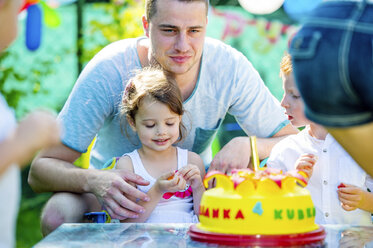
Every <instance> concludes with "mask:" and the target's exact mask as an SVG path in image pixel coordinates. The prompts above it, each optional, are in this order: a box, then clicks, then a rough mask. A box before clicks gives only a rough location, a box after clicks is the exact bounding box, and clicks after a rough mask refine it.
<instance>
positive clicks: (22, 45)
mask: <svg viewBox="0 0 373 248" xmlns="http://www.w3.org/2000/svg"><path fill="white" fill-rule="evenodd" d="M55 1H56V0H55ZM286 1H289V2H292V1H291V0H286ZM303 1H305V2H308V1H306V0H303ZM49 2H50V1H47V0H45V1H44V0H42V1H41V2H40V3H39V4H40V5H43V6H42V7H43V8H42V10H43V21H42V26H41V40H40V41H41V42H40V47H37V48H33V49H34V50H33V51H30V49H29V48H28V47H27V46H26V42H27V41H26V37H27V35H26V30H25V26H26V25H25V23H26V13H25V12H22V13H21V14H20V20H19V22H20V23H19V24H20V30H19V36H18V39H17V40H16V41H15V42H14V44H13V45H12V46H11V47H10V48H9V49H8V50H7V51H6V52H4V53H3V54H0V92H1V93H2V94H3V95H4V96H5V97H6V100H7V101H8V103H9V105H10V106H11V107H13V108H14V109H15V113H16V116H17V118H18V119H21V118H22V117H23V116H24V115H25V114H26V113H28V112H30V111H31V110H34V109H36V108H47V109H49V110H52V111H54V112H56V113H58V112H59V111H60V109H61V108H62V106H63V104H64V102H65V101H66V99H67V97H68V94H69V92H70V91H71V89H72V87H73V85H74V83H75V80H76V78H77V76H78V74H79V70H80V68H81V67H82V66H84V65H85V64H86V63H87V61H89V59H90V58H92V56H94V54H96V53H97V52H98V51H99V50H100V49H101V48H102V47H104V46H105V45H107V44H108V43H110V42H113V41H115V40H119V39H123V38H129V37H136V36H140V35H142V34H143V30H142V26H141V16H142V15H143V3H142V2H141V1H140V0H139V1H136V0H123V1H120V0H115V1H104V2H103V1H97V0H96V1H82V0H79V1H73V0H60V1H57V2H59V5H54V6H52V7H54V8H50V6H49V5H48V6H49V7H48V6H46V3H49ZM51 2H53V1H51ZM293 2H294V1H293ZM211 5H212V8H211V9H210V10H209V23H208V28H207V36H210V37H214V38H217V39H220V40H223V41H224V42H225V43H227V44H230V45H231V46H233V47H235V48H236V49H238V50H239V51H241V52H242V53H243V54H244V55H245V56H246V57H247V58H248V59H249V60H250V61H251V62H252V64H253V65H254V67H255V68H256V69H257V70H258V71H259V73H260V75H261V77H262V78H263V80H264V82H265V83H266V85H267V87H268V88H269V89H270V91H271V92H272V93H273V95H274V96H275V97H276V98H277V99H279V100H280V99H281V96H282V92H283V91H282V86H281V80H280V78H279V63H280V60H281V57H282V56H283V54H284V51H285V50H286V49H287V46H288V40H289V38H290V37H291V36H292V35H293V34H294V33H295V32H296V29H297V23H298V22H299V20H298V19H297V17H296V16H291V15H290V14H291V13H290V12H289V11H286V9H284V6H283V7H281V8H280V9H278V10H277V11H275V12H273V13H271V14H267V15H254V14H251V13H249V12H248V11H246V10H245V9H243V8H242V7H241V6H240V5H239V3H238V2H237V1H236V0H215V1H212V2H211ZM79 11H81V13H82V16H80V15H79V14H78V13H79ZM298 15H299V13H298ZM81 17H83V19H81ZM290 17H292V18H290ZM81 20H82V23H80V22H81ZM79 23H80V24H81V26H80V27H81V29H79V28H78V27H79V25H77V24H79ZM78 30H81V32H80V34H79V35H77V34H78V33H79V32H78ZM78 37H79V38H78ZM242 134H243V132H242V130H241V129H240V128H239V126H238V125H237V124H236V123H235V120H234V118H232V117H231V116H228V117H227V118H226V120H225V121H224V123H223V125H222V126H221V129H220V130H219V133H218V135H217V137H216V139H215V141H214V149H215V152H216V151H217V150H218V149H219V148H220V147H221V146H222V145H224V144H225V143H226V142H227V141H228V140H230V139H231V138H232V137H234V136H237V135H242ZM28 170H29V166H28V167H26V168H25V169H24V170H23V171H22V200H21V205H20V211H19V217H18V223H17V236H16V239H17V247H31V246H33V245H34V244H36V243H37V242H38V241H40V240H41V239H42V236H41V233H40V218H39V216H40V211H41V208H42V206H43V205H44V203H45V202H46V200H47V199H48V197H50V195H51V194H50V193H43V194H35V193H34V192H33V191H32V190H31V188H30V187H29V185H28V184H27V175H28ZM2 200H4V199H2Z"/></svg>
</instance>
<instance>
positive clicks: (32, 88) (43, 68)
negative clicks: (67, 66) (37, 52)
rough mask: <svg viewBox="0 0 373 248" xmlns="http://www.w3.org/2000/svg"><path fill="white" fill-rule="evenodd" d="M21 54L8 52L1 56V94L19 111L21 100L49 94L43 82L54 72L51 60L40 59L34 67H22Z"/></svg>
mask: <svg viewBox="0 0 373 248" xmlns="http://www.w3.org/2000/svg"><path fill="white" fill-rule="evenodd" d="M19 61H22V58H21V56H20V54H19V53H17V52H15V51H12V50H7V51H5V52H4V53H1V54H0V93H1V94H2V95H3V96H4V98H5V100H6V101H7V103H8V105H9V106H10V107H11V108H13V109H17V107H18V105H19V102H20V99H21V98H22V97H25V96H28V95H30V94H32V95H35V94H39V93H41V94H47V93H48V91H46V90H44V89H43V87H42V80H43V79H44V77H46V76H47V75H50V74H52V73H53V72H54V70H53V68H52V66H53V63H52V61H50V59H49V58H47V59H45V58H40V59H39V61H38V63H34V64H32V66H31V67H30V66H27V67H25V66H22V65H19V64H18V62H19Z"/></svg>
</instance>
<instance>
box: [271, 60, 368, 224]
mask: <svg viewBox="0 0 373 248" xmlns="http://www.w3.org/2000/svg"><path fill="white" fill-rule="evenodd" d="M280 74H281V77H282V80H283V88H284V91H285V92H284V96H283V99H282V101H281V105H282V106H283V107H284V108H285V113H286V114H287V115H288V118H289V120H290V121H291V123H292V125H294V126H295V127H302V126H306V127H305V128H304V130H302V131H301V132H300V133H298V134H297V135H292V136H289V137H287V138H285V139H284V140H282V141H281V142H279V143H278V144H277V145H276V146H275V147H274V148H273V149H272V152H271V154H270V157H269V159H268V162H267V165H268V166H269V167H275V168H279V169H281V170H283V171H288V170H293V169H298V170H303V171H304V172H305V173H306V174H307V175H308V178H309V181H308V185H307V187H306V188H307V189H308V190H309V191H310V193H311V196H312V200H313V203H314V205H315V208H316V223H318V224H359V225H364V224H372V219H371V212H373V194H372V193H369V192H368V191H367V190H366V189H367V188H370V189H373V187H372V186H373V181H372V179H371V178H370V177H368V176H367V174H366V173H365V172H364V171H363V170H362V169H361V168H360V167H359V166H358V165H357V164H356V163H355V161H353V160H352V158H351V157H350V156H349V155H348V153H347V152H345V151H344V150H343V148H342V147H341V146H340V145H339V144H338V143H337V142H336V141H335V140H334V138H333V137H332V136H331V135H330V134H328V133H327V131H326V130H325V129H324V128H323V127H322V126H319V125H317V124H315V123H313V122H311V121H309V120H308V119H306V117H305V115H304V112H303V110H304V105H303V101H302V99H301V96H300V94H299V92H298V90H297V88H296V85H295V83H294V77H293V71H292V64H291V57H290V56H289V55H286V56H284V58H283V59H282V61H281V73H280Z"/></svg>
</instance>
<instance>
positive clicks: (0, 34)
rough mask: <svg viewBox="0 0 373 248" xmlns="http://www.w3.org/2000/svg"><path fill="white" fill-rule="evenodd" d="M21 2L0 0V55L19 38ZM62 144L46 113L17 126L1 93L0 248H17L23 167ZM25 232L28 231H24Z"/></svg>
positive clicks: (51, 119) (24, 120) (19, 0)
mask: <svg viewBox="0 0 373 248" xmlns="http://www.w3.org/2000/svg"><path fill="white" fill-rule="evenodd" d="M20 5H21V0H0V23H1V24H0V53H1V52H2V51H3V50H5V49H6V48H7V47H8V46H9V45H10V44H11V42H12V41H13V40H14V39H15V38H16V36H17V23H18V12H19V9H20ZM58 143H59V127H58V124H57V122H56V120H55V118H54V117H53V116H52V115H51V114H49V113H47V112H45V111H35V112H33V113H31V114H29V115H28V116H27V117H25V118H24V119H23V120H22V121H21V122H20V123H19V124H18V125H17V122H16V119H15V115H14V112H13V110H12V109H10V108H9V107H8V105H7V103H6V101H5V99H4V97H3V96H2V95H1V94H0V199H1V204H0V213H1V217H0V230H1V232H0V247H1V248H7V247H15V241H14V238H15V226H16V220H17V214H18V205H19V200H20V192H21V186H20V184H21V182H20V178H21V177H20V168H22V167H23V166H25V165H27V162H29V160H31V159H32V157H33V155H34V154H35V152H36V151H37V150H39V149H41V148H45V147H49V146H52V145H56V144H58ZM24 231H26V230H24Z"/></svg>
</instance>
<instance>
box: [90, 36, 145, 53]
mask: <svg viewBox="0 0 373 248" xmlns="http://www.w3.org/2000/svg"><path fill="white" fill-rule="evenodd" d="M138 39H139V38H128V39H123V40H118V41H114V42H112V43H110V44H108V45H107V46H105V47H104V48H103V49H102V50H101V51H100V52H99V53H97V54H96V56H95V57H99V58H107V57H115V56H118V55H120V56H122V55H124V54H128V53H132V54H134V55H135V54H136V53H135V52H136V44H137V41H138Z"/></svg>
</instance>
